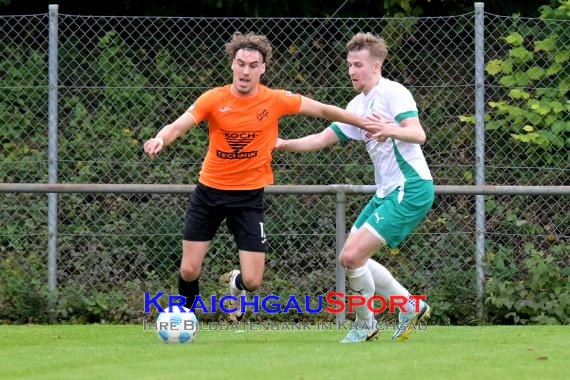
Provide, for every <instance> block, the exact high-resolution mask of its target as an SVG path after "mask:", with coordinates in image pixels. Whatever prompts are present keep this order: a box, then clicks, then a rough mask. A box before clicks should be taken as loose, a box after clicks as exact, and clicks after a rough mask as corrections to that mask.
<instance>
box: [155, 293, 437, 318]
mask: <svg viewBox="0 0 570 380" xmlns="http://www.w3.org/2000/svg"><path fill="white" fill-rule="evenodd" d="M163 295H164V293H163V292H158V293H156V294H155V295H154V296H151V294H150V293H149V292H145V293H144V312H145V313H150V307H151V306H154V307H155V308H156V310H157V311H158V312H159V313H162V312H164V311H165V309H164V308H163V307H162V306H161V305H160V304H159V303H158V301H159V299H160V298H161V297H162V296H163ZM167 297H168V307H167V309H168V311H169V312H172V311H176V310H179V311H181V312H185V310H184V308H183V307H182V305H184V304H185V303H186V298H185V297H184V296H179V295H169V296H167ZM252 298H253V299H252V300H251V301H248V300H247V298H246V297H245V296H241V298H240V311H241V312H242V313H245V311H246V307H248V306H249V307H251V308H252V309H253V312H254V313H259V312H260V311H261V310H263V311H264V312H266V313H271V314H272V313H289V312H290V311H296V312H297V313H304V312H307V313H311V314H312V313H320V312H322V311H326V312H329V313H340V312H343V311H344V310H345V309H348V312H349V313H352V312H353V311H354V307H355V306H364V305H366V307H367V308H368V309H369V310H370V311H372V312H373V313H381V312H383V311H384V310H386V309H388V311H389V312H390V313H395V312H396V309H397V310H399V311H402V312H408V311H412V310H407V309H406V307H408V306H406V305H407V304H408V298H406V297H404V296H390V297H389V299H390V302H389V304H388V302H387V300H386V299H385V298H384V297H382V296H379V295H375V296H372V297H370V298H369V299H368V300H366V298H364V297H363V296H358V295H349V296H347V299H348V302H347V305H345V302H344V298H345V295H344V293H340V292H331V293H328V294H327V295H326V296H316V297H314V296H301V297H299V299H297V298H298V297H297V296H295V295H291V296H289V297H287V298H284V299H282V298H281V297H279V296H276V295H269V296H265V297H260V296H259V295H254V296H253V297H252ZM409 299H410V300H415V302H414V304H415V310H413V311H414V312H416V313H419V311H420V309H419V308H420V302H419V300H425V299H426V296H425V295H420V296H412V295H411V296H409ZM230 300H233V301H237V298H236V297H234V296H223V297H220V298H218V297H217V296H211V297H210V305H211V306H208V305H206V303H205V302H204V299H202V297H201V296H196V299H195V300H194V303H193V304H192V307H191V308H190V311H191V312H195V311H198V310H200V311H202V312H203V313H216V312H217V311H218V310H220V311H221V312H223V313H228V314H229V313H233V312H235V311H237V308H235V307H234V308H227V307H225V305H224V304H225V302H226V301H230ZM311 301H312V302H311ZM323 301H326V303H327V305H324V304H323ZM374 301H379V303H380V307H376V306H377V304H376V305H375V303H374ZM315 304H316V305H315Z"/></svg>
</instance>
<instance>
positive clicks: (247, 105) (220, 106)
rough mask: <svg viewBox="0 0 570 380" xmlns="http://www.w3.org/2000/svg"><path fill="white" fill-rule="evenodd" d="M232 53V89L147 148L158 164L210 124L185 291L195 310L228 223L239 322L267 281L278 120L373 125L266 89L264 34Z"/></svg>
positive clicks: (191, 220) (189, 218)
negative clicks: (266, 191) (235, 260)
mask: <svg viewBox="0 0 570 380" xmlns="http://www.w3.org/2000/svg"><path fill="white" fill-rule="evenodd" d="M225 49H226V53H227V54H228V57H229V60H230V62H231V68H232V72H233V80H232V83H231V84H229V85H226V86H223V87H216V88H213V89H211V90H209V91H207V92H205V93H204V94H202V95H201V96H200V97H199V98H198V99H197V100H196V101H195V103H194V104H192V106H191V107H190V108H189V109H188V110H187V111H186V112H185V113H184V114H183V115H182V116H180V117H179V118H178V119H177V120H176V121H174V122H173V123H172V124H168V125H166V126H165V127H164V128H162V129H161V130H160V131H159V132H158V134H157V135H156V137H154V138H151V139H149V140H148V141H146V142H145V144H144V150H145V152H146V153H147V154H148V155H149V156H150V157H151V158H152V157H154V156H156V155H157V154H158V153H159V152H160V151H161V150H162V149H163V148H164V147H165V146H166V145H169V144H172V143H173V142H174V141H175V140H176V139H177V138H178V137H180V136H182V135H183V134H184V133H185V132H187V131H188V130H190V129H191V128H193V127H194V126H196V125H198V124H199V123H200V122H202V121H203V120H206V121H207V122H208V129H209V136H210V143H209V148H208V153H207V154H206V158H205V160H204V163H203V166H202V170H201V171H200V178H199V181H198V185H197V188H196V191H195V192H194V193H193V194H192V197H191V200H190V203H189V205H188V210H187V212H186V218H185V227H184V239H183V244H182V263H181V266H180V276H179V282H178V288H179V293H180V294H181V295H182V296H185V297H186V304H185V305H186V307H188V308H189V307H191V306H192V304H193V302H194V299H195V297H196V296H197V295H198V294H199V287H198V277H199V275H200V271H201V267H202V262H203V260H204V256H205V255H206V252H207V250H208V246H209V245H210V241H211V240H212V238H213V237H214V235H215V234H216V231H217V229H218V227H219V226H220V224H221V222H222V221H223V220H224V219H225V220H226V224H227V226H228V229H229V230H230V232H231V233H232V234H233V236H234V239H235V241H236V243H237V247H238V250H239V258H240V266H241V271H240V270H233V271H231V272H230V273H228V275H227V280H228V282H229V286H230V293H231V295H232V296H234V297H236V298H237V300H238V301H237V302H232V303H231V304H230V307H231V308H236V309H237V310H236V311H235V312H233V313H231V314H230V318H231V319H232V320H234V321H236V320H237V321H239V320H241V318H242V317H243V310H241V305H240V301H241V298H240V296H245V291H246V290H247V291H252V290H255V289H257V288H258V287H259V285H260V284H261V282H262V279H263V270H264V266H265V252H266V251H267V235H266V232H265V230H264V208H263V188H264V187H265V186H266V185H270V184H272V183H273V172H272V170H271V159H272V151H273V147H274V146H275V143H276V141H277V136H278V122H279V119H280V118H281V117H282V116H285V115H292V114H298V113H302V114H304V115H308V116H313V117H319V118H323V119H327V120H331V121H337V122H343V123H347V124H351V125H354V126H357V127H360V128H367V125H368V124H367V120H366V119H364V118H361V117H359V116H357V115H355V114H351V113H349V112H347V111H345V110H343V109H341V108H339V107H336V106H332V105H327V104H323V103H320V102H318V101H315V100H312V99H309V98H306V97H304V96H301V95H299V94H293V93H291V92H289V91H285V90H275V89H271V88H268V87H266V86H264V85H262V84H260V78H261V76H262V75H263V74H264V73H265V70H266V69H267V66H268V64H269V62H270V59H271V50H272V48H271V45H270V43H269V41H268V40H267V38H266V37H265V36H262V35H256V34H252V33H248V34H245V35H244V34H241V33H235V34H234V35H233V37H232V39H231V41H230V42H228V43H227V44H226V45H225Z"/></svg>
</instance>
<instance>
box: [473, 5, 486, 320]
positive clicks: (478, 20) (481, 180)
mask: <svg viewBox="0 0 570 380" xmlns="http://www.w3.org/2000/svg"><path fill="white" fill-rule="evenodd" d="M484 7H485V4H484V3H475V184H476V185H484V184H485V72H484V69H485V50H484V43H485V41H484V32H485V30H484V27H485V25H484V24H485V13H484ZM475 235H476V246H477V260H476V265H477V271H476V272H477V318H478V319H479V320H480V321H482V320H483V318H484V315H485V313H484V304H485V266H484V265H485V196H484V195H476V196H475Z"/></svg>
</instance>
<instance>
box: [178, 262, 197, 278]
mask: <svg viewBox="0 0 570 380" xmlns="http://www.w3.org/2000/svg"><path fill="white" fill-rule="evenodd" d="M180 276H181V277H182V279H183V280H184V281H186V282H190V281H194V280H195V279H197V278H198V276H200V268H196V267H192V266H188V265H187V266H184V267H182V268H180Z"/></svg>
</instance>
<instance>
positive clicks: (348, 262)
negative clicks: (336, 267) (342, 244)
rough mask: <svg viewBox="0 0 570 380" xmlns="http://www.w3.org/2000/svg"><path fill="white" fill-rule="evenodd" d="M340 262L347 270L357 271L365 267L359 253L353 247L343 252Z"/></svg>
mask: <svg viewBox="0 0 570 380" xmlns="http://www.w3.org/2000/svg"><path fill="white" fill-rule="evenodd" d="M339 261H340V265H342V266H343V267H344V268H346V269H355V268H358V267H361V266H362V265H364V264H363V263H362V261H363V260H362V259H361V258H360V255H359V254H358V252H357V251H356V250H354V249H352V248H351V247H347V248H345V249H344V250H343V251H342V253H341V255H340V257H339ZM364 261H366V260H364Z"/></svg>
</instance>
